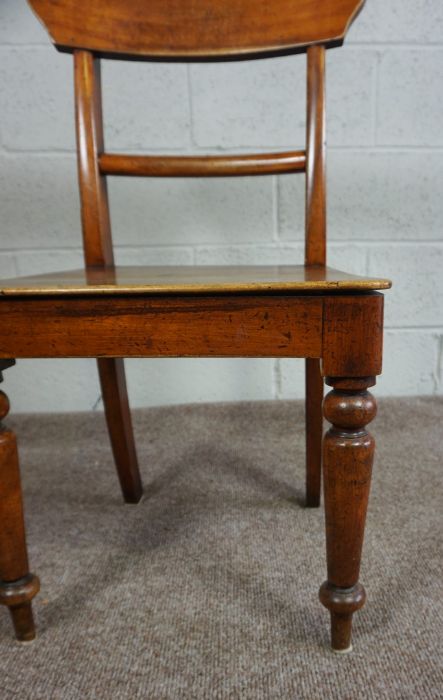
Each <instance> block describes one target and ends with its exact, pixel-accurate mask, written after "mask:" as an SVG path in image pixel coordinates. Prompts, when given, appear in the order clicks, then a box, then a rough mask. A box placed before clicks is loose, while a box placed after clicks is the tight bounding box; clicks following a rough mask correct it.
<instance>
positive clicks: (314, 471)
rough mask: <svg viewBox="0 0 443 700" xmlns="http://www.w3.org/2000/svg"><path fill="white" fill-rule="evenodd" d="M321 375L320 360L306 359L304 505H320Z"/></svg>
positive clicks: (314, 506)
mask: <svg viewBox="0 0 443 700" xmlns="http://www.w3.org/2000/svg"><path fill="white" fill-rule="evenodd" d="M322 402H323V377H322V375H321V371H320V360H318V359H307V360H306V505H307V506H308V507H310V508H316V507H318V506H319V505H320V492H321V460H322V437H323V409H322Z"/></svg>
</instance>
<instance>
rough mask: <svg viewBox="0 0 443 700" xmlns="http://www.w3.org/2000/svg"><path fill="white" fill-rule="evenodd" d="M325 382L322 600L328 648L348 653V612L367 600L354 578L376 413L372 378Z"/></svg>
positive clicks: (350, 617) (364, 514)
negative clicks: (370, 427)
mask: <svg viewBox="0 0 443 700" xmlns="http://www.w3.org/2000/svg"><path fill="white" fill-rule="evenodd" d="M326 382H327V383H328V384H331V385H332V386H334V389H333V391H330V392H329V394H328V395H327V396H326V398H325V401H324V413H325V418H326V419H327V420H328V421H330V423H332V427H331V428H330V429H329V430H328V432H327V433H326V435H325V438H324V444H323V447H324V452H323V473H324V495H325V518H326V553H327V569H328V579H327V581H325V583H324V584H323V585H322V586H321V588H320V600H321V602H322V603H323V605H324V606H325V607H326V608H328V610H329V611H330V614H331V636H332V640H331V643H332V648H333V650H334V651H339V652H346V651H350V649H351V627H352V616H353V614H354V612H356V611H357V610H359V608H361V607H362V606H363V605H364V602H365V590H364V588H363V586H362V585H361V584H360V583H359V581H358V577H359V571H360V558H361V550H362V545H363V535H364V529H365V520H366V508H367V504H368V496H369V486H370V482H371V472H372V460H373V455H374V439H373V438H372V436H371V435H370V434H369V433H368V432H367V431H366V429H365V426H366V425H367V423H369V422H370V421H371V420H372V419H373V418H374V416H375V413H376V403H375V399H374V397H373V396H372V395H371V394H370V393H369V391H367V387H368V386H371V385H372V384H374V383H375V380H371V378H370V377H369V378H368V377H366V378H363V379H348V380H346V379H331V378H327V379H326Z"/></svg>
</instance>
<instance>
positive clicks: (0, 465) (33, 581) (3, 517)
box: [0, 391, 40, 642]
mask: <svg viewBox="0 0 443 700" xmlns="http://www.w3.org/2000/svg"><path fill="white" fill-rule="evenodd" d="M8 409H9V402H8V399H7V396H6V394H4V393H3V392H2V391H0V421H1V420H2V419H3V418H4V417H5V416H6V415H7V413H8ZM39 588H40V584H39V580H38V578H37V576H34V575H33V574H30V573H29V566H28V554H27V551H26V540H25V526H24V521H23V504H22V491H21V483H20V471H19V464H18V454H17V444H16V439H15V435H14V433H13V432H12V431H11V430H9V429H8V428H5V427H3V426H2V425H0V604H2V605H6V606H7V607H8V608H9V612H10V613H11V618H12V622H13V625H14V630H15V635H16V637H17V639H18V640H19V641H21V642H28V641H30V640H31V639H34V637H35V627H34V619H33V615H32V607H31V605H32V604H31V600H32V598H33V597H34V596H35V595H36V593H38V591H39Z"/></svg>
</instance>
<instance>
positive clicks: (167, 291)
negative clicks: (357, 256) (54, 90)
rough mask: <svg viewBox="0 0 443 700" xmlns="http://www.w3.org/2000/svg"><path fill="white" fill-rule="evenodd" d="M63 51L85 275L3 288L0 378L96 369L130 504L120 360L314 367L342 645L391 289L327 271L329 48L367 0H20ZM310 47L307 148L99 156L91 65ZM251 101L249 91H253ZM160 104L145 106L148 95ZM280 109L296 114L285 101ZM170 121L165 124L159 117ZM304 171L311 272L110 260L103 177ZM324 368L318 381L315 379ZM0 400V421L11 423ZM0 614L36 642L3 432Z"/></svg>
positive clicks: (134, 477) (312, 483)
mask: <svg viewBox="0 0 443 700" xmlns="http://www.w3.org/2000/svg"><path fill="white" fill-rule="evenodd" d="M30 4H31V5H32V7H33V8H34V9H35V11H36V12H37V14H38V15H39V16H40V18H41V19H42V21H43V22H44V23H45V24H46V26H47V28H48V30H49V32H50V34H51V36H52V39H53V40H54V41H55V43H56V44H57V45H58V47H59V48H61V49H62V50H68V51H71V52H73V53H74V75H75V96H76V130H77V156H78V167H79V187H80V200H81V222H82V231H83V242H84V251H85V263H86V264H85V270H80V271H79V270H75V271H67V272H63V273H52V274H46V275H38V276H35V277H25V278H21V279H15V280H3V282H0V375H1V372H2V370H3V369H6V368H7V367H8V366H10V365H11V364H12V360H11V358H14V357H16V358H17V357H20V358H22V357H23V358H26V357H30V358H35V357H46V358H56V357H95V358H98V367H99V373H100V381H101V386H102V395H103V401H104V406H105V413H106V418H107V423H108V428H109V432H110V437H111V444H112V448H113V453H114V457H115V461H116V465H117V471H118V475H119V478H120V483H121V486H122V491H123V494H124V497H125V499H126V500H127V501H131V502H137V501H138V500H139V498H140V497H141V491H142V487H141V480H140V475H139V471H138V465H137V456H136V451H135V445H134V439H133V434H132V426H131V421H130V414H129V404H128V397H127V391H126V383H125V378H124V367H123V360H122V358H123V357H303V358H306V359H307V392H308V396H307V425H306V427H307V448H308V455H307V502H308V504H309V505H317V504H318V502H319V486H320V472H319V469H320V464H321V455H320V441H321V436H322V416H321V413H320V404H321V396H322V378H323V377H326V378H327V379H326V381H327V383H328V384H330V385H331V386H332V387H333V391H332V392H331V393H330V394H329V395H328V396H327V397H326V399H325V401H324V416H325V418H326V419H327V420H328V421H330V423H331V424H332V427H331V428H330V430H329V431H328V433H327V434H326V436H325V437H324V439H323V465H324V472H323V473H324V479H323V481H324V499H325V509H326V539H327V571H328V573H327V581H326V582H325V584H324V585H323V586H322V587H321V591H320V597H321V600H322V602H323V604H324V605H325V606H326V607H327V608H328V609H329V611H330V613H331V623H332V646H333V648H334V649H335V650H337V651H346V650H348V649H349V647H350V636H351V620H352V615H353V613H354V612H355V611H356V610H358V608H360V607H361V606H362V605H363V603H364V599H365V593H364V589H363V587H362V586H361V584H360V583H359V581H358V576H359V564H360V556H361V547H362V541H363V532H364V522H365V513H366V505H367V499H368V491H369V480H370V471H371V464H372V455H373V448H374V443H373V440H372V438H371V437H370V436H369V434H368V433H367V432H366V429H365V426H366V424H367V423H369V422H370V420H371V419H372V418H373V416H374V414H375V402H374V400H373V398H372V397H371V395H370V394H369V393H368V392H367V389H368V387H370V386H372V385H373V384H374V383H375V376H376V375H379V374H380V372H381V364H382V336H383V296H382V295H381V294H380V293H379V292H378V291H377V290H384V289H388V288H389V287H390V282H389V281H388V280H385V279H378V278H365V277H357V276H353V275H349V274H346V273H342V272H338V271H336V270H332V269H329V268H327V267H326V186H325V181H326V180H325V98H324V95H325V49H326V48H329V47H330V46H334V45H337V44H340V43H341V42H342V40H343V38H344V35H345V33H346V31H347V29H348V27H349V25H350V23H351V22H352V20H353V19H354V17H355V16H356V14H357V13H358V11H359V10H360V9H361V7H362V6H363V4H364V0H275V1H274V2H272V3H270V2H268V1H267V0H238V2H231V0H200V1H199V2H196V1H195V0H168V1H167V2H165V0H149V2H148V1H147V0H107V1H106V2H105V0H30ZM296 51H307V54H308V57H307V68H308V71H307V73H308V75H307V135H306V140H307V143H306V151H289V152H286V153H271V154H270V153H267V154H250V155H248V154H247V155H239V156H233V155H226V156H225V155H223V156H200V155H197V156H186V157H179V156H171V155H169V156H165V157H164V156H158V155H155V156H147V155H146V156H143V155H128V154H112V153H107V152H106V149H105V144H104V138H103V116H102V96H101V81H100V59H101V58H103V57H107V56H115V57H120V58H132V59H135V60H144V59H146V60H158V59H171V60H192V59H195V60H202V59H204V60H217V59H223V58H224V59H227V60H230V59H233V58H248V57H249V58H254V57H256V58H257V57H262V56H270V55H273V54H278V53H290V52H296ZM251 98H253V95H252V96H251ZM153 99H155V96H154V97H153ZM288 109H292V107H291V106H290V105H289V104H288ZM165 118H167V115H165ZM298 171H305V172H306V254H305V265H303V266H297V265H282V266H256V267H251V266H246V267H231V268H229V267H194V266H189V267H182V268H176V267H155V266H153V267H134V268H128V267H121V266H115V265H114V256H113V249H112V237H111V225H110V215H109V204H108V196H107V190H106V176H107V175H130V176H149V177H152V176H168V177H171V176H178V175H180V176H185V177H193V176H226V175H245V174H248V175H256V174H257V175H258V174H264V173H271V174H274V175H275V174H277V173H283V172H294V173H295V172H298ZM320 371H321V376H320ZM7 407H8V406H7V400H6V398H5V396H4V395H0V415H3V416H4V415H5V414H6V412H7ZM0 520H1V522H2V523H3V526H2V528H0V603H3V604H5V605H7V606H8V607H9V609H10V610H11V613H12V617H13V622H14V625H15V630H16V635H17V637H18V638H19V639H22V640H24V639H31V638H32V637H33V636H34V633H35V631H34V623H33V619H32V610H31V599H32V597H33V595H35V593H36V592H37V591H38V579H36V577H34V576H33V575H32V574H29V572H28V562H27V554H26V544H25V540H24V527H23V512H22V500H21V487H20V479H19V470H18V458H17V452H16V443H15V437H14V435H13V433H12V432H11V431H9V430H8V429H7V428H5V427H3V426H2V428H1V429H0Z"/></svg>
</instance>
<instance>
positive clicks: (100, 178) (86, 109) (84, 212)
mask: <svg viewBox="0 0 443 700" xmlns="http://www.w3.org/2000/svg"><path fill="white" fill-rule="evenodd" d="M74 82H75V121H76V132H77V161H78V178H79V188H80V206H81V219H82V231H83V249H84V256H85V264H86V268H94V267H112V266H113V265H114V253H113V247H112V235H111V221H110V213H109V201H108V191H107V184H106V177H105V176H104V175H103V174H102V173H101V172H100V168H99V162H98V157H99V154H100V153H102V152H103V151H104V139H103V116H102V96H101V76H100V59H99V58H96V57H94V55H93V54H92V53H91V52H90V51H85V50H76V51H74Z"/></svg>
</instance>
